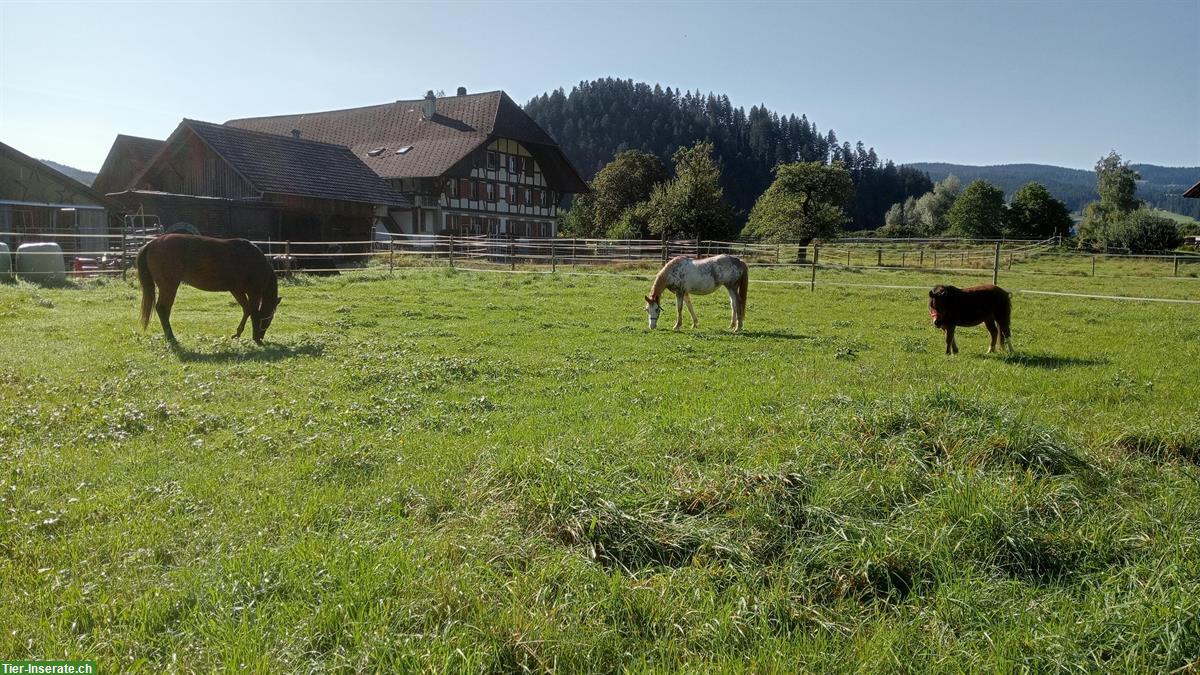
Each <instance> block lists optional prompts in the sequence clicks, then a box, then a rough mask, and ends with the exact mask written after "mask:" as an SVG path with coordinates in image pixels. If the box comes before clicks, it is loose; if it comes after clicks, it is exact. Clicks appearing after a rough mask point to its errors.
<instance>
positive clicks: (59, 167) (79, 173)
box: [38, 159, 96, 185]
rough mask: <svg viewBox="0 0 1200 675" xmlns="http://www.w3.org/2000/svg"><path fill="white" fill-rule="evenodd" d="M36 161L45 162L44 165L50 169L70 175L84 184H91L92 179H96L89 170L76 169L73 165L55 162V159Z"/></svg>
mask: <svg viewBox="0 0 1200 675" xmlns="http://www.w3.org/2000/svg"><path fill="white" fill-rule="evenodd" d="M38 161H39V162H41V163H42V164H45V165H46V166H48V167H50V168H51V169H54V170H55V171H57V172H59V173H64V174H66V175H68V176H70V177H71V178H74V179H75V180H77V181H79V182H80V183H83V184H84V185H91V184H92V181H94V180H96V174H94V173H92V172H91V171H84V170H83V169H76V168H75V167H73V166H67V165H66V164H59V163H58V162H55V161H53V160H49V159H39V160H38Z"/></svg>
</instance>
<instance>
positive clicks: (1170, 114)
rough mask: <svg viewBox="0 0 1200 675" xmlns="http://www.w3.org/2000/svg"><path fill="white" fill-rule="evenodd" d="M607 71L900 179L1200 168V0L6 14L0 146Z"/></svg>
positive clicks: (13, 8)
mask: <svg viewBox="0 0 1200 675" xmlns="http://www.w3.org/2000/svg"><path fill="white" fill-rule="evenodd" d="M603 76H614V77H622V78H632V79H634V80H638V81H646V82H651V83H655V82H657V83H661V84H662V85H663V86H673V87H683V88H686V89H691V90H695V89H700V90H702V91H704V92H709V91H713V92H716V93H726V94H728V95H729V97H730V99H731V100H732V101H733V103H734V105H740V106H745V107H746V108H749V107H750V106H751V105H754V104H766V105H767V106H769V107H770V108H773V109H775V110H778V111H780V112H786V113H796V114H801V113H804V114H807V115H808V118H809V119H810V120H812V121H814V122H816V123H817V125H818V126H819V127H820V129H821V130H822V131H824V130H827V129H829V128H831V127H832V128H833V129H834V130H835V131H836V132H837V134H838V137H839V138H841V139H843V140H850V141H855V140H859V139H861V140H863V141H864V142H865V143H866V144H867V145H870V146H874V147H875V148H876V150H877V151H878V152H879V154H880V155H881V156H883V157H889V158H892V159H894V160H896V161H897V162H915V161H947V162H957V163H967V164H1000V163H1012V162H1038V163H1047V164H1059V165H1064V166H1072V167H1080V168H1091V166H1092V165H1093V164H1094V163H1095V161H1096V160H1097V159H1098V158H1099V157H1100V156H1101V155H1103V154H1106V153H1107V152H1108V151H1109V150H1110V149H1115V150H1117V151H1118V152H1120V153H1121V154H1122V155H1124V156H1125V158H1126V159H1129V160H1131V161H1134V162H1146V163H1154V164H1167V165H1174V166H1178V165H1192V166H1194V165H1200V0H1179V1H1173V2H1137V3H1125V2H1006V3H985V2H962V3H959V2H917V1H913V2H839V3H825V2H802V3H782V2H779V3H763V4H753V3H717V2H711V3H703V2H689V3H681V2H680V3H674V2H649V1H642V2H636V3H599V2H595V3H583V2H560V3H534V2H505V3H500V2H491V3H471V2H457V3H439V4H422V3H384V2H370V3H366V2H362V3H340V4H322V3H315V2H306V3H283V2H241V3H120V4H105V3H66V2H38V3H22V2H6V1H4V0H0V140H3V141H4V142H5V143H8V144H10V145H13V146H15V147H16V148H18V149H20V150H22V151H23V152H26V153H27V154H31V155H34V156H37V157H43V158H48V159H53V160H56V161H59V162H63V163H66V164H70V165H73V166H77V167H79V168H82V169H87V170H93V171H94V170H96V169H98V168H99V167H100V164H101V163H102V162H103V160H104V156H105V154H106V153H107V151H108V148H109V146H110V145H111V143H112V140H113V137H114V136H115V135H116V134H117V133H127V134H133V135H139V136H150V137H155V138H164V137H166V135H167V134H168V133H170V131H171V130H172V129H174V127H175V126H176V125H177V124H178V123H179V120H180V119H181V118H183V117H190V118H195V119H202V120H208V121H214V122H223V121H225V120H227V119H231V118H235V117H246V116H256V115H271V114H285V113H296V112H311V111H317V110H327V109H335V108H346V107H353V106H359V105H368V104H373V103H382V102H386V101H392V100H396V99H407V98H417V97H420V96H421V94H423V93H424V92H425V90H427V89H442V90H445V91H446V92H449V93H453V91H454V89H455V88H456V87H457V86H460V85H461V86H465V87H467V88H468V89H469V90H470V91H484V90H491V89H504V90H506V91H507V92H508V93H509V95H511V96H512V97H513V98H514V99H515V100H517V101H518V102H519V103H524V102H525V101H527V100H528V99H529V98H530V97H532V96H534V95H536V94H540V93H542V92H545V91H548V90H551V89H554V88H557V87H564V88H566V89H567V90H569V89H570V88H571V86H572V85H573V84H576V83H578V82H579V81H581V80H585V79H592V78H596V77H603Z"/></svg>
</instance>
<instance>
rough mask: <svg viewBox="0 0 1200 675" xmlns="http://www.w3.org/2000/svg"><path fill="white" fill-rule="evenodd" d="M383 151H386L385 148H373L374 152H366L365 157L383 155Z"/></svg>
mask: <svg viewBox="0 0 1200 675" xmlns="http://www.w3.org/2000/svg"><path fill="white" fill-rule="evenodd" d="M384 150H387V148H375V149H374V150H368V151H367V155H368V156H370V157H378V156H380V155H382V154H383V151H384Z"/></svg>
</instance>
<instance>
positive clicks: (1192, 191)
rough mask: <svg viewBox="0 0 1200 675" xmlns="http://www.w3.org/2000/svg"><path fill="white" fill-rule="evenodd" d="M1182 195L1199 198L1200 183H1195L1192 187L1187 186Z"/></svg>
mask: <svg viewBox="0 0 1200 675" xmlns="http://www.w3.org/2000/svg"><path fill="white" fill-rule="evenodd" d="M1183 196H1184V197H1190V198H1192V199H1200V183H1196V184H1195V185H1193V186H1192V187H1190V188H1188V189H1187V191H1186V192H1184V193H1183Z"/></svg>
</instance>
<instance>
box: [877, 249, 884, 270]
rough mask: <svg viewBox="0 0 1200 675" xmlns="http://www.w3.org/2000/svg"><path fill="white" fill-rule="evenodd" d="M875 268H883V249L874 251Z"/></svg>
mask: <svg viewBox="0 0 1200 675" xmlns="http://www.w3.org/2000/svg"><path fill="white" fill-rule="evenodd" d="M875 266H876V267H883V249H881V248H877V249H875Z"/></svg>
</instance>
